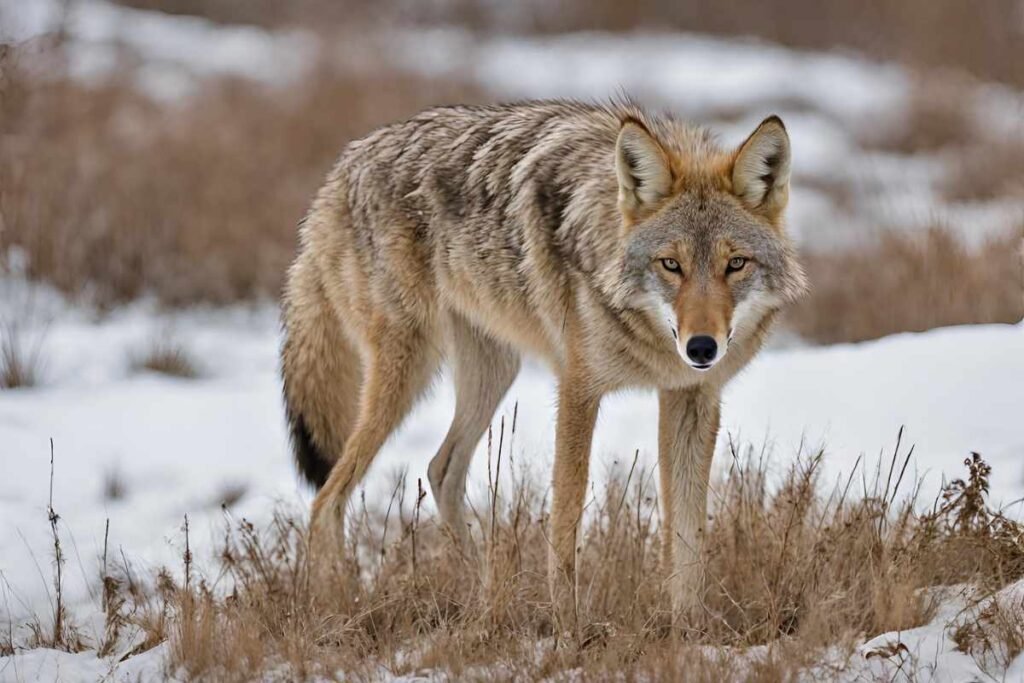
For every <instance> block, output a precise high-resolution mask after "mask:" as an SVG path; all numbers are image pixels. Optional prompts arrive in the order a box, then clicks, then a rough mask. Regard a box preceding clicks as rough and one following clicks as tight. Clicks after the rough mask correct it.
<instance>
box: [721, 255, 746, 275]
mask: <svg viewBox="0 0 1024 683" xmlns="http://www.w3.org/2000/svg"><path fill="white" fill-rule="evenodd" d="M745 265H747V259H745V258H743V257H742V256H734V257H732V258H731V259H729V266H728V267H727V268H726V269H725V272H726V273H735V272H736V271H737V270H743V266H745Z"/></svg>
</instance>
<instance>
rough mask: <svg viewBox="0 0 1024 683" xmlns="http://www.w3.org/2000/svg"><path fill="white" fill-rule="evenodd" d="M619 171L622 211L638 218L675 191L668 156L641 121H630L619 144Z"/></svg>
mask: <svg viewBox="0 0 1024 683" xmlns="http://www.w3.org/2000/svg"><path fill="white" fill-rule="evenodd" d="M615 172H616V174H617V175H618V178H619V210H620V211H622V214H623V216H625V217H626V218H627V219H630V220H632V219H636V218H638V217H639V216H640V214H642V213H643V212H645V211H648V210H650V209H652V208H653V207H654V206H655V205H656V204H657V203H658V202H659V201H661V200H662V199H664V198H665V197H667V196H668V195H669V193H670V192H671V190H672V171H671V168H670V167H669V160H668V155H667V154H665V150H664V149H663V148H662V146H661V143H659V142H658V141H657V140H656V139H655V138H654V136H653V135H651V133H650V132H649V131H648V130H647V128H645V127H644V126H643V125H641V124H640V123H639V122H638V121H635V120H633V119H629V120H627V121H625V122H624V123H623V124H622V128H621V129H620V130H619V139H618V140H617V141H616V143H615Z"/></svg>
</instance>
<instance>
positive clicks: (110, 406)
mask: <svg viewBox="0 0 1024 683" xmlns="http://www.w3.org/2000/svg"><path fill="white" fill-rule="evenodd" d="M17 298H20V297H15V296H11V297H8V299H7V300H14V299H17ZM36 306H37V308H38V309H40V310H41V311H42V312H41V313H40V314H39V315H38V316H37V320H38V321H39V322H38V323H37V324H38V325H39V326H40V329H43V328H45V332H44V333H41V339H42V340H43V346H42V354H43V357H44V358H46V359H48V360H49V363H48V366H47V371H46V374H45V377H44V379H45V382H44V384H43V386H40V387H37V388H32V389H19V390H14V391H7V392H3V393H0V471H2V472H4V473H5V475H7V476H5V477H3V479H2V480H0V518H2V519H3V520H4V521H5V523H4V524H2V525H0V573H2V575H3V579H4V585H5V589H4V591H5V596H6V603H7V610H8V612H9V616H8V617H7V618H10V619H13V620H14V621H15V622H19V621H20V620H21V619H23V618H25V617H27V616H28V615H29V614H31V613H43V614H45V613H46V611H47V609H48V605H49V599H50V598H49V594H50V591H51V582H50V578H49V577H50V573H49V567H50V557H51V555H50V552H51V549H50V547H49V546H50V543H51V539H50V536H49V527H48V522H47V517H46V505H47V497H48V490H49V476H50V462H49V458H50V451H49V439H50V438H53V440H54V450H55V458H54V459H55V468H54V469H55V474H54V484H53V505H54V508H55V509H56V511H57V512H58V514H60V516H61V529H62V539H63V540H64V543H65V547H66V548H67V549H68V556H69V563H68V570H67V586H66V598H67V600H68V602H69V604H70V605H71V606H72V608H73V611H74V612H75V613H78V614H86V615H88V614H90V613H95V611H97V610H98V605H97V602H96V601H97V597H96V592H97V586H96V577H97V576H98V575H99V572H98V570H97V567H98V565H99V561H100V560H99V558H100V556H101V554H102V548H103V542H104V537H103V535H104V526H105V523H106V520H107V519H109V520H110V540H109V542H110V547H111V548H112V549H117V552H120V551H122V550H123V552H124V553H125V554H126V556H127V557H128V558H129V560H130V561H131V562H132V563H133V566H134V568H135V569H136V570H137V571H138V573H139V574H140V575H141V574H144V573H145V572H146V571H147V570H152V569H155V568H157V567H159V566H170V567H177V566H179V565H180V562H181V560H180V558H181V552H182V548H183V534H182V531H181V527H182V523H183V519H184V516H185V515H186V514H187V515H188V516H189V518H190V525H191V541H192V547H193V549H194V551H195V552H196V555H197V558H199V561H200V562H203V561H209V560H210V559H211V557H212V554H213V552H214V549H215V547H216V543H217V541H218V540H219V539H220V538H221V534H222V532H223V529H224V524H225V523H226V520H225V513H223V512H222V511H221V509H220V506H219V503H220V500H221V498H222V496H223V495H224V493H225V491H227V490H228V489H232V488H234V489H238V490H242V491H243V492H244V493H243V495H242V498H241V500H240V501H239V502H238V503H237V504H236V505H235V506H234V507H232V508H231V510H230V513H228V514H229V517H230V518H232V519H238V518H241V517H245V518H247V519H250V520H252V521H255V522H257V523H259V522H261V521H266V520H267V519H268V517H269V515H270V514H271V512H272V511H273V509H274V508H275V506H284V507H286V508H288V509H292V510H295V511H298V512H301V511H303V510H305V505H306V504H307V503H308V501H309V492H308V491H307V490H306V488H305V486H304V485H303V484H301V483H300V482H299V481H298V480H297V477H296V475H295V473H294V468H293V466H292V463H291V460H290V455H289V451H288V446H287V439H286V431H285V426H284V423H283V418H282V406H281V401H280V383H279V380H278V376H277V355H276V354H277V348H278V344H279V339H278V325H277V317H276V311H275V310H274V309H273V308H272V307H270V306H255V307H251V308H237V309H228V310H193V311H186V312H181V313H159V312H157V311H155V310H154V309H153V307H151V306H149V305H147V304H145V303H140V304H137V305H135V306H133V307H130V308H127V309H124V310H119V311H115V312H114V313H113V314H112V315H110V316H109V317H106V318H103V319H100V320H93V319H92V316H90V315H89V314H87V313H86V312H83V311H81V310H78V309H74V308H71V307H67V306H64V305H63V304H62V303H61V302H60V301H59V299H57V298H56V297H53V296H41V297H37V299H36ZM26 332H32V330H26ZM157 336H163V337H164V338H170V339H174V340H176V341H177V342H178V343H180V344H181V345H182V346H183V347H184V348H185V349H187V351H188V352H189V353H190V354H191V355H192V356H193V357H194V358H195V359H196V361H197V363H198V365H199V366H200V367H201V368H202V369H203V372H204V375H203V376H202V377H201V378H200V379H196V380H185V379H174V378H167V377H162V376H158V375H155V374H152V373H138V372H135V371H133V370H132V369H131V367H130V366H131V359H132V358H133V357H134V356H137V355H138V354H139V353H140V352H141V350H144V349H145V348H147V347H148V345H149V344H150V343H151V342H152V340H153V339H154V338H156V337H157ZM1022 349H1024V324H1022V325H1014V326H1000V325H993V326H973V327H959V328H948V329H940V330H934V331H931V332H927V333H923V334H905V335H898V336H894V337H889V338H886V339H882V340H878V341H875V342H869V343H864V344H857V345H838V346H831V347H818V348H802V347H796V348H785V349H783V348H773V349H770V350H768V351H766V352H765V353H763V354H762V355H761V356H760V357H758V358H757V359H756V360H755V361H754V362H753V363H752V364H751V366H750V367H749V368H748V369H747V370H746V371H745V372H744V373H743V374H742V375H741V376H740V377H739V378H738V379H737V380H736V381H735V382H734V383H733V384H732V385H730V386H729V388H728V390H727V392H726V394H725V398H724V410H723V423H724V432H726V433H731V434H733V435H736V438H738V439H740V440H741V441H750V442H752V443H754V444H760V443H762V442H763V440H764V439H766V438H767V439H768V440H769V441H770V443H771V444H773V457H774V462H775V465H776V467H778V468H782V467H783V466H785V464H786V463H787V462H789V461H791V459H792V458H793V457H794V455H795V453H796V452H797V449H798V447H799V445H800V444H801V442H803V444H804V449H805V452H806V451H807V450H809V449H811V448H813V447H814V446H815V445H816V444H817V443H819V442H821V443H822V444H824V446H825V448H826V455H825V459H824V463H823V464H824V470H823V477H824V481H825V482H830V481H832V480H833V479H835V478H836V477H838V476H839V475H840V474H841V473H846V474H848V473H849V472H850V470H851V468H852V467H853V465H854V462H855V461H856V459H857V458H858V456H860V455H862V454H864V455H865V456H866V461H867V463H869V464H871V463H873V462H874V461H875V459H876V457H877V456H878V455H879V454H882V455H883V458H888V457H889V454H890V453H891V451H892V447H893V444H894V441H895V438H896V433H897V431H898V429H899V427H900V426H901V425H906V431H905V435H904V442H905V444H907V445H909V444H916V449H915V458H914V461H913V462H914V466H913V468H912V469H911V472H913V473H915V476H916V475H917V474H923V473H925V472H929V473H931V477H932V479H931V484H932V485H933V488H934V486H937V485H938V483H939V481H938V479H937V476H939V475H942V476H946V477H949V476H960V475H961V473H962V465H961V462H962V460H963V459H964V457H966V456H967V455H968V453H969V452H970V451H971V450H977V451H980V452H981V453H982V454H983V455H984V456H985V457H986V459H987V460H988V461H989V462H990V463H991V464H992V465H993V467H994V471H995V475H994V477H993V492H992V495H993V498H994V499H995V500H1002V501H1005V502H1010V501H1011V500H1013V499H1015V498H1017V497H1019V496H1020V495H1021V492H1022V490H1024V461H1021V459H1020V453H1021V452H1024V432H1022V430H1021V429H1020V425H1019V423H1018V420H1019V411H1020V406H1021V405H1024V393H1022V387H1024V381H1022V380H1024V353H1021V350H1022ZM517 402H518V410H519V414H518V427H517V435H516V448H515V458H516V459H517V460H518V461H520V462H528V463H529V464H530V467H531V469H533V470H534V471H535V472H536V473H537V474H538V476H541V477H544V478H546V477H547V472H548V468H549V467H550V457H551V444H552V442H553V425H554V411H553V406H554V383H553V379H552V377H551V375H550V374H549V373H548V372H547V370H545V369H544V368H542V367H540V366H537V365H530V364H528V365H527V367H526V368H525V369H524V371H523V373H522V375H521V376H520V378H519V379H518V380H517V382H516V383H515V385H514V386H513V388H512V390H511V391H510V394H509V396H508V398H507V400H506V401H505V403H504V404H503V405H502V407H501V408H500V409H499V415H504V416H506V420H510V419H511V413H512V410H513V407H514V405H515V404H516V403H517ZM453 409H454V395H453V391H452V387H451V384H450V382H449V381H448V379H447V378H446V377H444V378H442V379H441V380H440V381H439V382H438V385H437V386H436V387H435V389H434V391H433V392H432V394H431V395H430V396H429V398H427V399H426V400H425V401H424V402H423V403H422V404H421V405H420V406H419V408H418V409H417V411H416V412H415V413H414V414H413V416H412V417H411V418H410V419H409V420H408V422H407V424H406V425H405V426H404V427H403V428H402V430H401V431H400V432H399V433H398V434H397V435H396V436H395V437H394V438H392V439H391V441H390V442H389V443H388V444H387V445H386V447H385V448H384V451H383V452H382V454H381V456H380V457H379V458H378V460H377V462H375V464H374V466H373V468H372V469H371V472H370V475H369V477H368V480H367V482H366V488H367V497H368V500H369V501H370V502H371V504H372V503H373V502H374V501H375V500H380V498H381V497H382V496H386V495H387V494H386V493H385V492H386V491H387V490H388V489H389V487H390V486H391V482H392V479H391V476H392V475H393V473H394V472H395V471H396V469H398V468H400V467H407V468H408V474H409V482H410V483H412V482H415V481H416V479H417V478H424V479H425V477H426V467H427V463H428V462H429V460H430V458H431V456H432V455H433V452H434V450H435V449H436V448H437V447H438V446H439V445H440V443H441V441H442V439H443V435H444V432H445V430H446V429H447V425H448V421H449V420H450V417H451V414H452V411H453ZM656 417H657V416H656V402H655V400H654V398H653V396H652V395H648V394H641V393H630V394H623V395H618V396H614V397H612V398H611V399H609V400H607V401H606V403H605V405H604V407H603V410H602V413H601V418H600V421H599V424H598V429H597V434H596V439H595V459H594V463H593V465H592V468H591V471H592V472H593V473H594V475H595V477H596V478H597V480H598V482H600V480H601V477H602V476H603V475H604V474H605V473H606V472H607V471H608V469H609V468H610V467H611V465H612V463H613V462H616V461H618V462H620V463H623V462H626V463H628V461H629V460H630V459H631V458H632V454H633V452H634V450H635V449H639V450H640V452H641V458H642V460H641V462H642V463H643V464H646V465H647V466H651V465H653V462H654V457H655V448H656V441H655V434H656ZM724 438H725V436H724V434H723V440H724ZM722 447H723V446H722V444H720V454H719V457H718V465H719V466H723V465H724V464H727V462H728V456H727V455H724V454H722V453H721V450H722ZM484 450H485V448H484V446H483V444H481V446H480V448H479V449H478V453H477V456H476V458H475V460H474V463H473V468H472V470H471V475H470V476H471V486H470V488H471V490H475V491H476V492H477V493H479V491H480V490H481V489H482V487H483V486H484V482H485V481H486V466H487V465H486V455H485V453H484ZM884 462H885V463H887V462H888V460H887V459H886V460H884ZM871 466H873V465H871ZM112 474H116V476H117V477H118V479H119V480H120V481H122V482H123V485H124V489H125V493H124V496H123V498H121V499H118V500H108V499H105V498H104V495H103V490H104V485H105V481H106V480H107V479H108V478H109V477H111V476H112ZM598 485H599V484H598ZM926 490H932V488H927V487H926ZM85 622H86V630H87V633H86V636H87V637H91V638H96V639H98V637H99V635H100V633H101V629H102V623H101V622H98V621H97V620H93V621H92V623H94V624H95V626H91V627H90V621H89V620H88V619H86V620H85ZM90 628H91V632H89V631H90ZM22 656H23V655H18V657H17V658H15V659H16V660H17V661H18V662H19V663H18V666H19V670H21V671H24V670H26V669H25V667H30V666H39V667H44V666H45V667H56V666H64V667H68V666H71V663H72V662H77V661H79V660H78V659H77V658H74V657H71V656H70V655H60V656H58V655H56V654H49V655H48V654H45V653H38V652H33V653H30V654H29V655H24V656H28V657H29V659H27V660H24V661H22V660H21V659H20V658H21V657H22ZM76 657H77V656H76ZM132 659H134V658H130V659H129V660H128V661H131V660H132ZM874 661H875V660H874V659H872V662H874ZM107 664H109V662H108V663H107ZM90 666H92V665H90ZM96 666H99V665H96ZM4 667H5V665H4V664H3V663H0V670H6V671H9V670H10V669H9V666H8V667H7V669H5V668H4ZM49 670H50V669H47V671H49ZM97 670H98V669H97ZM83 671H84V669H83ZM89 671H90V672H91V671H93V669H89ZM119 672H120V670H119ZM0 675H8V674H0ZM83 675H85V674H83ZM90 675H91V674H90ZM118 675H120V673H119V674H118ZM29 678H31V677H28V678H25V677H24V676H23V677H22V679H23V680H28V679H29Z"/></svg>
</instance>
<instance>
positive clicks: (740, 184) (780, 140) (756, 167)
mask: <svg viewBox="0 0 1024 683" xmlns="http://www.w3.org/2000/svg"><path fill="white" fill-rule="evenodd" d="M789 160H790V157H789V134H787V133H786V126H785V125H783V123H782V119H780V118H779V117H778V116H769V117H768V118H766V119H765V120H764V121H762V122H761V125H760V126H758V127H757V130H755V131H754V132H753V133H751V134H750V137H748V138H747V139H746V141H745V142H744V143H743V144H742V145H740V148H739V150H737V152H736V159H735V161H734V162H733V166H732V190H733V193H734V194H735V195H736V196H737V197H739V198H740V201H742V202H743V203H744V204H745V205H746V207H747V208H748V209H750V210H751V211H753V212H754V213H757V214H761V215H762V216H764V217H766V218H768V219H769V220H770V221H772V222H775V221H776V220H778V218H779V217H780V216H781V215H782V210H783V209H785V208H786V202H787V200H788V199H789Z"/></svg>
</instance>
